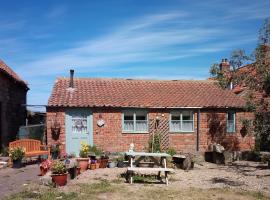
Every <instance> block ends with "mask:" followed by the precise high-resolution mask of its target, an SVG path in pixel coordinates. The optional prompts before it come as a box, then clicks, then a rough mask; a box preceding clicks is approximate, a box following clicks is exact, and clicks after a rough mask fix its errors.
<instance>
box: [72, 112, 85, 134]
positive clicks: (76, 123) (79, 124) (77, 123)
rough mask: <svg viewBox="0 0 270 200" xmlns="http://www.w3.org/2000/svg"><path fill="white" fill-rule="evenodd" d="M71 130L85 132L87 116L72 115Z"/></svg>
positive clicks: (79, 132) (78, 132)
mask: <svg viewBox="0 0 270 200" xmlns="http://www.w3.org/2000/svg"><path fill="white" fill-rule="evenodd" d="M72 132H73V133H77V134H81V133H87V116H86V115H74V116H72Z"/></svg>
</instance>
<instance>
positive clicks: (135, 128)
mask: <svg viewBox="0 0 270 200" xmlns="http://www.w3.org/2000/svg"><path fill="white" fill-rule="evenodd" d="M123 131H124V132H137V133H145V132H148V120H147V112H144V111H124V112H123Z"/></svg>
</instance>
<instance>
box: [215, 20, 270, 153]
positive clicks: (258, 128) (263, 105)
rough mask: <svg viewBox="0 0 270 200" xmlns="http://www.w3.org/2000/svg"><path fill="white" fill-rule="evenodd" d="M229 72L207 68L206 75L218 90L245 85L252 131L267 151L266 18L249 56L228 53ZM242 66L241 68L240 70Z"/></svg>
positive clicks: (269, 31) (269, 60)
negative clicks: (208, 69) (208, 73)
mask: <svg viewBox="0 0 270 200" xmlns="http://www.w3.org/2000/svg"><path fill="white" fill-rule="evenodd" d="M230 66H231V67H230V71H229V72H223V71H221V70H220V68H219V65H218V64H213V65H212V66H211V68H210V75H211V77H212V78H214V79H215V80H217V82H218V84H219V85H220V86H221V87H222V88H227V86H228V85H229V84H230V83H233V84H234V85H239V84H240V85H242V86H243V85H244V86H246V88H248V89H247V93H246V95H245V98H246V100H247V105H246V109H247V111H252V112H254V114H255V119H254V131H255V134H256V136H257V139H258V141H259V148H260V149H261V150H269V151H270V105H269V103H270V18H268V19H266V20H265V22H264V25H263V26H262V28H261V29H260V31H259V38H258V44H257V47H256V48H255V50H254V52H253V54H251V55H246V53H245V51H244V50H241V49H237V50H234V51H233V52H232V53H231V58H230ZM242 66H246V67H245V69H244V70H243V69H241V67H242Z"/></svg>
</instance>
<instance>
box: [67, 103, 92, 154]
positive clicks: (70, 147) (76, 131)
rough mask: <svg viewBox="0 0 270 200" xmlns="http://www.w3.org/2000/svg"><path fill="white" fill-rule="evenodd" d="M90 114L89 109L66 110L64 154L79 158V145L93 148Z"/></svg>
mask: <svg viewBox="0 0 270 200" xmlns="http://www.w3.org/2000/svg"><path fill="white" fill-rule="evenodd" d="M92 123H93V122H92V113H91V111H90V110H89V109H82V108H73V109H67V110H66V152H67V153H68V154H71V153H74V154H75V155H76V156H79V153H80V148H81V143H82V142H85V143H87V144H89V145H91V146H93V128H92V127H93V125H92Z"/></svg>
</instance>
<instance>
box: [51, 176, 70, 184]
mask: <svg viewBox="0 0 270 200" xmlns="http://www.w3.org/2000/svg"><path fill="white" fill-rule="evenodd" d="M67 175H68V174H67V173H65V174H52V175H51V177H52V181H53V183H55V185H56V186H64V185H66V184H67Z"/></svg>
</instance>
